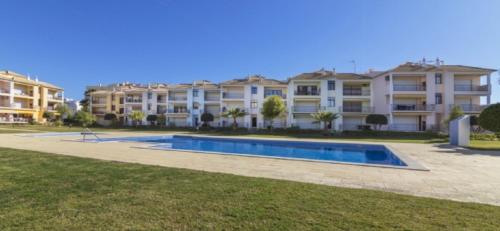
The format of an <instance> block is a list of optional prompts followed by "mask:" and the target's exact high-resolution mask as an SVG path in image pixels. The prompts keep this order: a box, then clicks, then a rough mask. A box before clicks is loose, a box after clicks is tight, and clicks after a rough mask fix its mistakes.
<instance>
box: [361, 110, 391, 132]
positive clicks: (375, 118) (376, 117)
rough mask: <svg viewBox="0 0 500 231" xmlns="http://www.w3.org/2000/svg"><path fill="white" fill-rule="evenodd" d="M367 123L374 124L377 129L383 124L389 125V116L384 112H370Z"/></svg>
mask: <svg viewBox="0 0 500 231" xmlns="http://www.w3.org/2000/svg"><path fill="white" fill-rule="evenodd" d="M366 123H367V124H373V125H374V126H375V128H376V129H377V130H380V127H381V126H382V125H387V123H388V121H387V117H386V116H385V115H382V114H370V115H368V116H367V117H366Z"/></svg>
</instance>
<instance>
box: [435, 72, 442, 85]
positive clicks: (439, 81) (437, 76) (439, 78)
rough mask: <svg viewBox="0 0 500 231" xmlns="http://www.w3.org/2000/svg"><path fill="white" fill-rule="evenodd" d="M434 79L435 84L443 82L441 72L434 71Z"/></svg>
mask: <svg viewBox="0 0 500 231" xmlns="http://www.w3.org/2000/svg"><path fill="white" fill-rule="evenodd" d="M434 77H435V79H436V84H442V83H443V74H441V73H436V74H435V75H434Z"/></svg>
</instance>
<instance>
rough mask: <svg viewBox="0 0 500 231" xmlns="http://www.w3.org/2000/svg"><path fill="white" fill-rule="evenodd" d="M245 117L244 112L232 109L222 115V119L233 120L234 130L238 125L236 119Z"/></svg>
mask: <svg viewBox="0 0 500 231" xmlns="http://www.w3.org/2000/svg"><path fill="white" fill-rule="evenodd" d="M246 115H247V113H246V112H245V111H244V110H241V109H239V108H232V109H229V110H227V111H226V112H224V113H222V117H225V118H232V119H233V129H236V128H237V127H238V123H237V122H236V119H238V118H239V117H243V116H246Z"/></svg>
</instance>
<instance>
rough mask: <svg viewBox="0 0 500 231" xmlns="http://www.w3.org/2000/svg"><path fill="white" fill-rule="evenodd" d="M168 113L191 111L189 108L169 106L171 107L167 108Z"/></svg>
mask: <svg viewBox="0 0 500 231" xmlns="http://www.w3.org/2000/svg"><path fill="white" fill-rule="evenodd" d="M167 113H169V114H187V113H189V109H187V108H169V109H167Z"/></svg>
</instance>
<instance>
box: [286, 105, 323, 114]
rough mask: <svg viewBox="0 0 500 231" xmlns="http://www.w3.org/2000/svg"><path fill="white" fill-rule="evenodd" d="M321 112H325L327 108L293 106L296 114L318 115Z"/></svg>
mask: <svg viewBox="0 0 500 231" xmlns="http://www.w3.org/2000/svg"><path fill="white" fill-rule="evenodd" d="M320 110H325V107H320V106H293V107H292V111H293V112H294V113H317V112H319V111H320Z"/></svg>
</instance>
